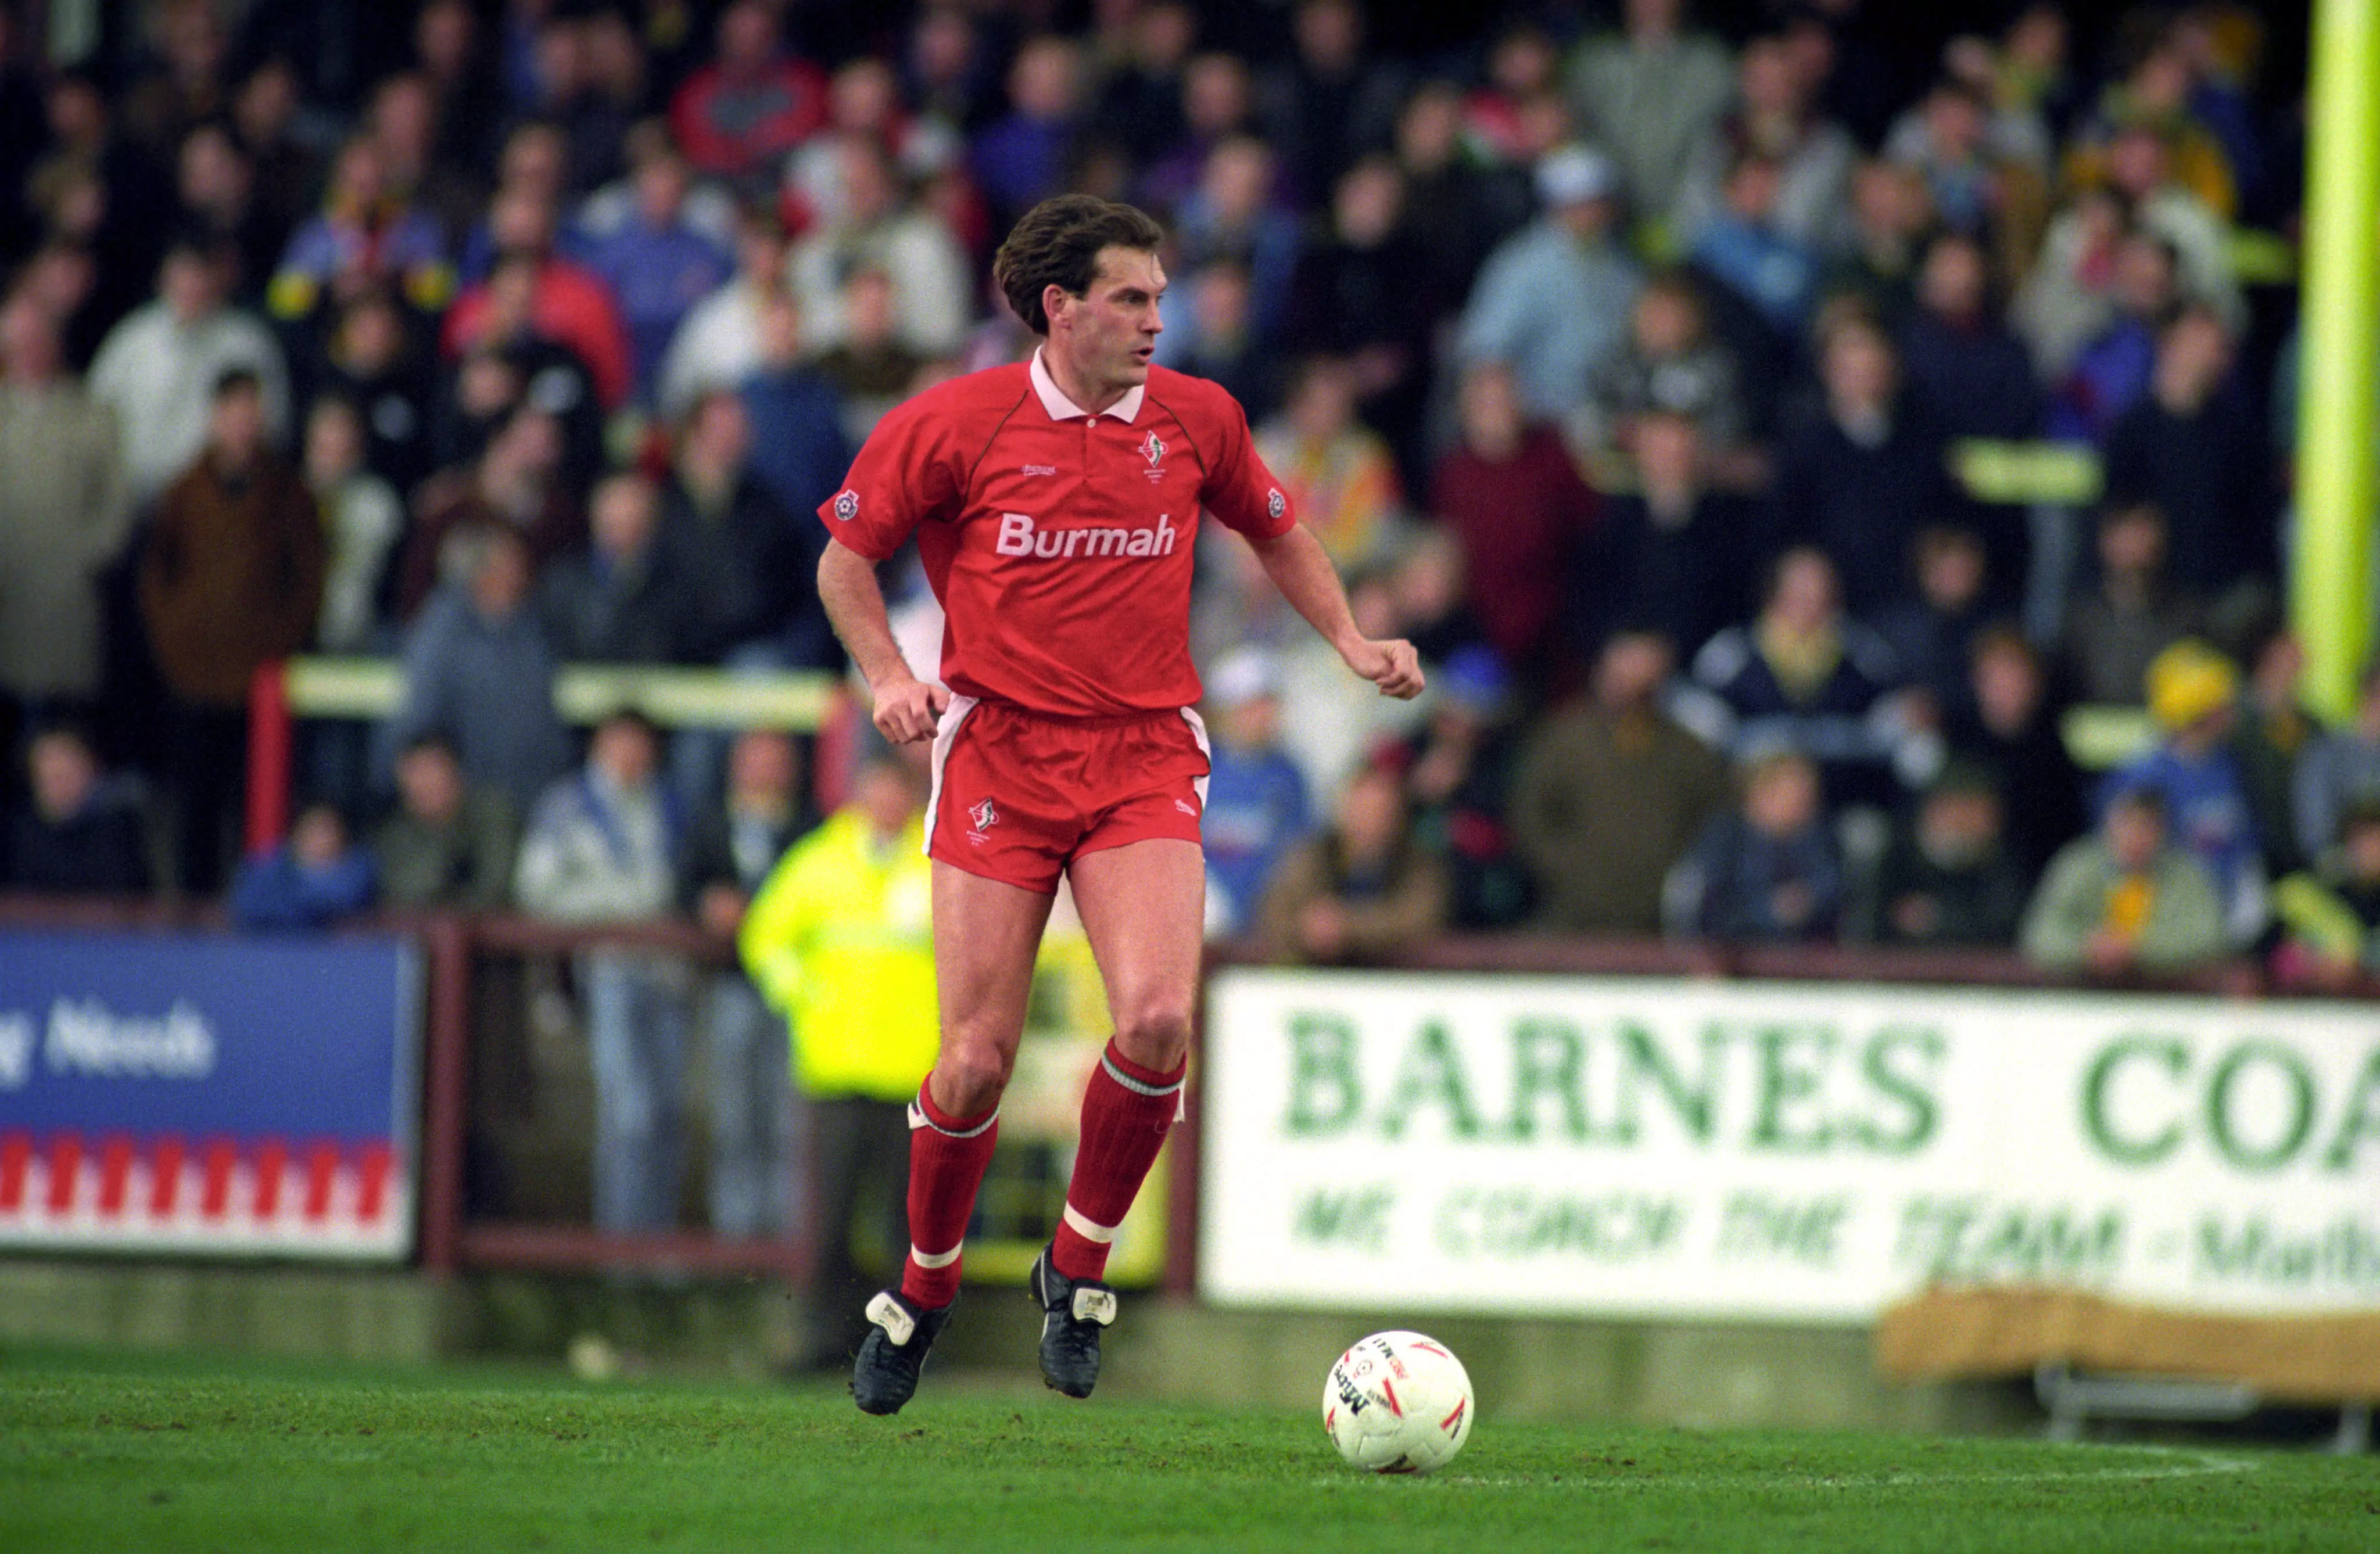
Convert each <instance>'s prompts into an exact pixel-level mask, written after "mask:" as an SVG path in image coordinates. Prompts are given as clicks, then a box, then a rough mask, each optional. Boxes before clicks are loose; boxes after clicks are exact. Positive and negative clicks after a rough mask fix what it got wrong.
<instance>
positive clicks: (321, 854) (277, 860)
mask: <svg viewBox="0 0 2380 1554" xmlns="http://www.w3.org/2000/svg"><path fill="white" fill-rule="evenodd" d="M377 883H378V881H377V879H376V876H375V872H374V870H373V868H372V855H371V849H370V848H369V847H360V846H358V845H357V844H356V842H355V839H354V837H352V836H350V835H349V834H348V832H347V822H346V817H345V816H343V815H341V814H340V813H339V811H338V807H337V806H335V805H333V804H329V803H325V802H322V801H321V800H316V801H314V802H311V803H309V804H308V805H307V806H306V807H304V808H302V809H300V810H299V811H298V812H297V822H296V823H295V824H293V825H292V826H291V827H290V828H289V835H288V838H287V840H285V841H284V842H282V843H281V844H279V845H277V846H275V847H274V848H273V850H272V851H271V852H269V853H259V854H255V855H252V856H249V857H248V858H246V859H244V860H243V861H242V862H241V863H240V866H239V868H238V871H237V873H235V874H234V875H233V876H232V882H231V920H232V921H233V922H235V923H237V925H239V926H240V927H241V928H244V929H319V928H328V927H329V926H330V925H331V924H333V923H335V922H337V921H338V920H339V919H340V918H342V917H354V916H355V915H356V914H357V913H358V912H361V911H364V910H365V909H366V908H368V907H370V905H371V903H372V892H373V891H374V889H375V888H376V886H377Z"/></svg>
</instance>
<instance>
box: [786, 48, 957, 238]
mask: <svg viewBox="0 0 2380 1554" xmlns="http://www.w3.org/2000/svg"><path fill="white" fill-rule="evenodd" d="M827 116H828V126H827V128H826V129H824V130H822V131H821V132H820V133H819V134H816V135H813V136H811V137H810V138H809V139H808V140H805V141H804V142H803V143H802V145H801V146H800V148H799V149H798V150H796V151H795V152H794V154H793V155H792V156H790V157H788V158H786V159H785V176H784V188H783V204H784V205H785V206H786V207H788V209H789V210H790V211H791V212H792V216H791V219H793V220H795V221H797V222H800V221H807V222H808V223H814V224H817V225H824V226H839V225H843V224H844V223H845V222H847V221H849V220H850V217H851V207H850V194H849V191H848V190H847V189H846V188H845V187H844V175H845V166H844V139H845V138H846V137H848V136H857V137H858V138H860V139H861V140H867V141H868V142H870V143H871V144H873V145H876V146H878V147H880V148H881V149H882V150H883V152H885V153H886V155H887V156H889V157H890V158H891V159H892V165H893V166H894V167H895V168H897V169H898V170H899V171H900V174H901V176H903V177H904V178H915V179H923V180H927V181H928V182H929V185H934V186H938V188H939V191H940V195H946V196H948V197H949V198H950V200H951V204H950V206H949V207H947V208H944V207H941V206H935V205H934V202H933V200H928V201H927V203H928V204H929V206H933V208H935V209H936V210H937V212H938V213H939V214H941V216H942V218H943V220H944V221H945V222H946V223H947V224H948V225H950V227H951V236H953V237H956V238H957V239H959V241H960V242H961V243H962V244H963V245H968V246H973V245H975V244H976V243H977V242H978V241H979V240H980V239H981V238H982V237H985V236H986V234H985V233H984V232H983V231H982V228H983V227H984V226H986V225H988V222H989V218H988V216H987V215H986V213H985V212H984V211H983V202H982V197H981V196H980V195H979V194H978V193H977V190H976V188H975V185H974V184H973V183H972V182H971V181H969V180H968V179H967V177H966V175H965V168H964V162H965V140H964V139H963V138H962V137H961V136H960V135H959V133H958V131H957V130H956V129H955V128H954V127H953V126H951V125H949V124H947V123H945V122H943V121H942V120H941V119H939V118H934V117H931V116H927V115H914V114H911V113H910V112H909V111H908V108H907V106H906V105H905V103H903V102H902V99H901V82H900V78H899V77H898V76H896V75H895V74H894V73H893V70H892V66H890V65H888V64H886V63H885V62H884V61H883V60H881V59H879V58H876V57H873V56H870V55H861V56H860V57H858V58H856V59H849V60H845V61H844V63H843V64H842V65H840V66H837V67H835V72H834V78H833V79H832V81H830V82H829V83H828V86H827ZM938 197H939V196H938ZM959 212H965V216H966V221H965V225H962V224H961V221H960V216H959Z"/></svg>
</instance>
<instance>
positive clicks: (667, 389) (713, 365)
mask: <svg viewBox="0 0 2380 1554" xmlns="http://www.w3.org/2000/svg"><path fill="white" fill-rule="evenodd" d="M786 253H787V249H786V244H785V230H784V227H783V225H781V224H780V223H779V222H778V220H777V216H776V213H775V212H772V211H770V210H769V209H768V208H767V207H765V206H760V205H750V206H747V207H745V208H744V210H743V212H742V213H741V214H740V215H739V216H738V217H737V218H736V224H735V274H733V275H731V276H730V277H728V279H727V280H726V281H725V282H723V283H722V284H721V285H719V286H718V287H716V288H715V289H714V290H712V291H711V293H710V295H709V296H708V297H704V298H702V300H701V301H699V302H697V303H696V304H695V305H694V308H693V310H692V311H690V312H688V313H687V314H686V322H683V323H681V324H679V325H678V328H677V334H676V335H675V337H674V338H673V339H672V340H671V341H670V348H669V355H668V356H667V357H665V358H663V359H662V374H661V386H660V391H659V400H658V405H659V409H660V412H661V414H662V418H663V419H668V420H676V419H679V418H680V417H682V416H684V415H685V414H686V412H687V411H688V410H690V409H692V408H693V407H694V402H695V401H696V400H697V399H698V398H700V397H701V396H702V395H704V394H706V393H708V392H710V390H712V389H734V388H735V387H737V386H739V385H740V384H741V383H742V382H744V380H745V379H746V378H747V377H749V376H750V375H751V374H752V372H753V370H755V369H757V368H758V367H759V365H760V338H761V335H760V327H761V325H760V312H761V309H762V308H763V307H764V306H766V305H767V303H768V301H769V299H770V298H771V297H775V296H777V295H779V294H780V293H781V292H782V291H783V289H784V285H785V256H786Z"/></svg>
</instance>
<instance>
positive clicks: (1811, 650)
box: [1681, 546, 1940, 804]
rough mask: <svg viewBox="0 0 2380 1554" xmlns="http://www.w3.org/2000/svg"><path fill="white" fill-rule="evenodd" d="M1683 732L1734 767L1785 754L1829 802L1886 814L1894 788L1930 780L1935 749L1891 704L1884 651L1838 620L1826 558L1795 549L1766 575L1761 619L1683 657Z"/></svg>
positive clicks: (1860, 629)
mask: <svg viewBox="0 0 2380 1554" xmlns="http://www.w3.org/2000/svg"><path fill="white" fill-rule="evenodd" d="M1694 681H1695V686H1696V689H1697V691H1698V692H1699V693H1700V694H1699V695H1697V696H1696V697H1694V698H1693V699H1692V701H1691V702H1690V703H1688V704H1686V705H1684V706H1682V708H1681V711H1682V713H1683V714H1685V715H1686V716H1687V722H1688V725H1689V726H1690V727H1693V728H1694V730H1695V732H1697V733H1699V734H1702V735H1704V736H1705V737H1706V738H1708V739H1710V740H1711V742H1712V743H1714V744H1716V745H1718V746H1719V747H1721V748H1722V749H1724V750H1727V751H1728V752H1730V754H1731V755H1732V756H1733V757H1734V758H1735V759H1738V760H1747V759H1751V758H1753V757H1754V756H1755V755H1757V754H1759V753H1761V752H1763V751H1766V750H1768V749H1771V748H1774V747H1778V746H1780V745H1781V746H1785V747H1790V748H1791V749H1792V750H1794V751H1795V752H1797V753H1798V754H1801V755H1803V756H1805V757H1808V758H1809V759H1812V760H1815V761H1817V762H1820V763H1822V765H1823V766H1824V768H1825V771H1826V775H1827V782H1828V793H1829V796H1830V798H1831V799H1832V801H1833V802H1835V803H1838V804H1840V803H1850V802H1855V801H1867V802H1878V803H1881V802H1888V800H1889V798H1890V797H1891V796H1892V795H1894V794H1895V793H1897V792H1898V791H1899V786H1898V785H1897V784H1896V783H1895V782H1894V779H1895V778H1898V779H1899V780H1900V783H1903V784H1906V785H1909V786H1915V785H1917V784H1918V783H1922V782H1923V781H1925V779H1926V778H1927V777H1930V776H1931V775H1932V766H1933V764H1934V763H1935V762H1936V761H1937V760H1938V759H1939V754H1940V746H1939V742H1938V741H1937V740H1936V739H1934V738H1933V737H1931V736H1930V735H1927V734H1925V733H1923V732H1921V731H1920V730H1919V729H1918V728H1917V727H1915V726H1913V723H1912V722H1911V719H1910V715H1909V710H1908V708H1907V706H1906V704H1905V703H1906V698H1904V697H1902V696H1899V695H1896V694H1895V693H1894V687H1895V686H1897V685H1898V684H1899V673H1898V666H1896V665H1895V664H1894V662H1893V661H1892V650H1891V649H1890V648H1888V647H1887V646H1886V645H1885V642H1884V639H1883V638H1881V637H1877V636H1876V634H1875V633H1874V632H1872V631H1870V630H1868V629H1867V628H1866V627H1864V626H1863V625H1860V624H1859V623H1857V622H1856V621H1853V620H1851V619H1849V618H1847V617H1846V616H1845V615H1844V613H1843V608H1842V596H1841V593H1840V589H1839V588H1838V586H1837V584H1836V581H1835V568H1834V565H1833V564H1832V563H1830V562H1829V561H1828V560H1827V558H1826V556H1825V555H1824V554H1823V553H1822V552H1818V551H1815V550H1812V549H1810V548H1808V547H1806V546H1803V547H1797V548H1795V549H1793V550H1791V551H1788V552H1785V553H1784V554H1783V555H1782V556H1779V558H1778V559H1777V562H1776V564H1775V565H1773V566H1772V567H1771V568H1770V569H1769V577H1768V586H1767V589H1766V590H1765V592H1764V594H1763V598H1762V601H1761V606H1760V613H1759V615H1758V616H1757V617H1755V619H1754V620H1753V622H1752V623H1751V625H1739V626H1730V627H1728V628H1727V629H1726V630H1724V631H1722V632H1720V633H1719V634H1718V636H1716V637H1712V638H1711V639H1710V640H1709V641H1708V642H1706V643H1705V644H1704V645H1703V649H1702V651H1700V652H1699V653H1696V654H1695V655H1694Z"/></svg>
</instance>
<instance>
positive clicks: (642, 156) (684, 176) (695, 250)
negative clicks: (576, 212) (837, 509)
mask: <svg viewBox="0 0 2380 1554" xmlns="http://www.w3.org/2000/svg"><path fill="white" fill-rule="evenodd" d="M654 128H655V129H656V131H658V128H659V127H658V126H655V127H654ZM632 144H633V145H635V146H636V147H637V159H636V161H635V162H634V163H633V164H632V165H631V167H630V170H629V179H630V186H631V188H633V190H634V192H635V198H634V202H633V205H632V208H631V209H630V211H629V212H628V213H627V216H626V219H625V220H624V221H623V222H622V223H621V225H620V226H619V229H618V230H617V231H614V232H610V233H607V234H604V235H603V236H601V237H596V238H595V239H594V240H593V241H591V242H590V243H589V245H588V248H587V255H586V259H587V268H588V270H589V272H590V273H593V274H594V275H595V276H596V277H597V278H599V279H600V280H601V281H602V282H603V284H604V285H605V286H607V287H608V288H609V289H610V291H611V294H612V297H613V301H614V302H615V303H616V304H617V305H618V308H619V312H620V322H621V324H622V326H623V327H624V328H625V330H626V331H627V337H628V366H629V374H630V381H631V382H632V383H633V384H634V385H635V394H636V398H637V403H638V404H640V405H642V406H644V407H647V408H650V407H651V406H652V403H653V399H654V391H655V389H656V388H657V386H658V382H659V377H660V373H661V370H662V358H663V357H664V355H665V354H666V353H667V352H668V350H669V346H670V340H671V337H672V336H673V335H674V334H676V333H677V328H678V324H679V323H680V322H682V321H683V320H684V319H685V318H686V314H687V313H688V312H690V311H691V310H693V308H694V306H695V304H696V303H697V302H698V301H700V300H701V299H702V298H703V297H706V296H708V295H709V294H710V292H711V291H713V290H714V289H716V288H717V287H718V286H719V285H721V284H722V283H723V282H724V281H725V280H726V279H727V277H728V276H729V275H730V274H731V273H734V270H735V262H734V261H733V260H732V259H730V258H729V256H728V254H727V251H726V249H724V248H722V246H721V245H720V243H719V241H718V240H717V239H716V238H715V237H712V236H711V235H710V234H709V233H707V232H703V231H700V230H698V228H696V227H695V226H694V225H692V224H691V223H690V222H689V221H688V219H687V206H686V196H687V193H688V188H689V170H688V168H687V166H686V159H685V158H684V157H682V156H680V155H679V154H678V152H677V148H676V147H674V146H673V145H671V144H670V143H669V138H668V136H667V135H665V134H662V133H658V132H656V133H654V134H652V135H650V136H648V137H646V138H645V139H643V140H640V141H635V142H632Z"/></svg>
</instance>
